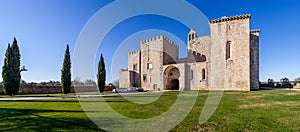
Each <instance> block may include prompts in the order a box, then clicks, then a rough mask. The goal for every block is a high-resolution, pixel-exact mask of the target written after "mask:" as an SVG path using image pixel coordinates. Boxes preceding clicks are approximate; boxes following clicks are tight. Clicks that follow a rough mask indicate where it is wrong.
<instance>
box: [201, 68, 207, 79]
mask: <svg viewBox="0 0 300 132" xmlns="http://www.w3.org/2000/svg"><path fill="white" fill-rule="evenodd" d="M205 74H206V73H205V69H202V80H205V79H206V75H205Z"/></svg>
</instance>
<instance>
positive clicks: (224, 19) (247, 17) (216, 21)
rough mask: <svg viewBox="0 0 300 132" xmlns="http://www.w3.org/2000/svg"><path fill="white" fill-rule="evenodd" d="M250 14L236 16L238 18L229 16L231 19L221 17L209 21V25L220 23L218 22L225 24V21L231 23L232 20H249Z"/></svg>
mask: <svg viewBox="0 0 300 132" xmlns="http://www.w3.org/2000/svg"><path fill="white" fill-rule="evenodd" d="M250 18H251V14H245V15H238V16H231V17H226V16H224V17H221V18H219V19H215V20H211V21H210V23H211V24H214V23H220V22H227V21H233V20H240V19H250Z"/></svg>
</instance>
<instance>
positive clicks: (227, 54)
mask: <svg viewBox="0 0 300 132" xmlns="http://www.w3.org/2000/svg"><path fill="white" fill-rule="evenodd" d="M230 45H231V42H230V41H228V42H227V43H226V60H228V59H229V58H230V52H231V51H230Z"/></svg>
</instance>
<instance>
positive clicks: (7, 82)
mask: <svg viewBox="0 0 300 132" xmlns="http://www.w3.org/2000/svg"><path fill="white" fill-rule="evenodd" d="M20 58H21V55H20V51H19V46H18V42H17V40H16V38H14V41H13V44H12V45H10V44H8V47H7V50H6V53H5V59H4V64H3V67H2V78H3V90H4V93H5V94H7V95H10V96H13V95H16V94H17V93H18V91H19V89H20V80H21V73H20V72H21V71H20Z"/></svg>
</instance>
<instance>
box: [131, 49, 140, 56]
mask: <svg viewBox="0 0 300 132" xmlns="http://www.w3.org/2000/svg"><path fill="white" fill-rule="evenodd" d="M140 52H141V50H135V51H131V52H129V53H128V55H133V54H138V53H140Z"/></svg>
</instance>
